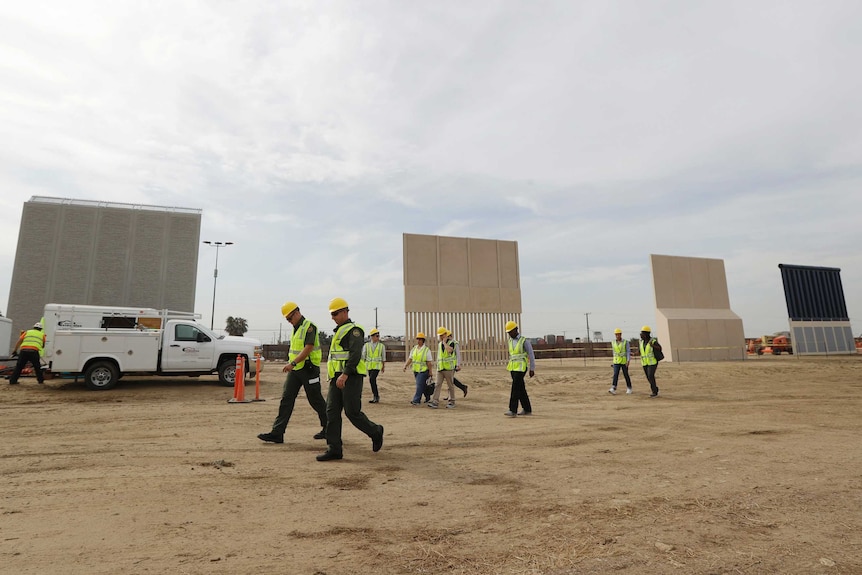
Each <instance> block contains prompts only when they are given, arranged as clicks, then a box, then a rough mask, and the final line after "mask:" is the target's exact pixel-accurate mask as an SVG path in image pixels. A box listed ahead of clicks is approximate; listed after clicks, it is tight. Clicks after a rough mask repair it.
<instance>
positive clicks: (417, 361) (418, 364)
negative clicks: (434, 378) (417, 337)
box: [410, 345, 431, 373]
mask: <svg viewBox="0 0 862 575" xmlns="http://www.w3.org/2000/svg"><path fill="white" fill-rule="evenodd" d="M430 355H431V350H430V349H428V348H427V347H425V346H424V345H423V346H422V347H419V346H418V345H414V346H413V349H412V350H411V351H410V360H411V361H412V362H413V371H414V372H415V373H420V372H423V371H428V362H429V361H431V358H430Z"/></svg>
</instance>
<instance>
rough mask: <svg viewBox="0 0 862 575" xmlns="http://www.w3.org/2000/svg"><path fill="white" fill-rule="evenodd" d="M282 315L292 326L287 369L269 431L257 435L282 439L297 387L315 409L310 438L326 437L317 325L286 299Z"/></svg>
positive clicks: (274, 439)
mask: <svg viewBox="0 0 862 575" xmlns="http://www.w3.org/2000/svg"><path fill="white" fill-rule="evenodd" d="M281 313H282V315H283V316H284V318H285V319H286V320H287V321H289V322H290V324H291V325H292V326H293V335H292V336H291V338H290V351H289V352H288V359H289V362H288V364H287V365H285V366H284V369H283V370H282V371H284V372H286V373H287V378H286V379H285V380H284V389H283V391H282V393H281V403H280V404H279V406H278V415H276V417H275V422H273V424H272V431H270V432H269V433H261V434H260V435H258V436H257V437H258V439H260V440H262V441H269V442H272V443H284V431H285V430H286V429H287V423H288V422H289V421H290V416H291V414H292V413H293V407H294V405H295V404H296V396H297V395H298V394H299V389H300V388H305V398H306V399H307V400H308V403H309V405H311V407H313V408H314V411H316V412H317V417H318V418H319V419H320V427H322V429H321V430H320V432H319V433H317V434H316V435H315V436H314V439H323V438H324V437H326V402H325V401H324V400H323V393H321V391H320V359H321V355H322V354H321V351H320V336H319V334H318V331H317V326H316V325H314V324H313V323H311V322H310V321H308V320H307V319H306V318H305V316H303V315H302V313H300V311H299V306H297V305H296V304H295V303H294V302H292V301H289V302H287V303H285V304H284V305H283V306H281Z"/></svg>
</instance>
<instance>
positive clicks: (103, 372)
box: [84, 361, 120, 391]
mask: <svg viewBox="0 0 862 575" xmlns="http://www.w3.org/2000/svg"><path fill="white" fill-rule="evenodd" d="M118 381H120V370H119V369H117V365H116V364H115V363H114V362H112V361H96V362H93V363H92V364H90V367H88V368H87V371H85V372H84V383H85V384H86V385H87V389H90V390H93V391H106V390H109V389H113V388H115V387H116V386H117V382H118Z"/></svg>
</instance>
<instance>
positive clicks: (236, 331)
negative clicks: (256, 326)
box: [224, 316, 248, 336]
mask: <svg viewBox="0 0 862 575" xmlns="http://www.w3.org/2000/svg"><path fill="white" fill-rule="evenodd" d="M224 330H225V331H226V332H227V333H228V335H238V336H242V335H243V334H244V333H245V332H247V331H248V322H247V321H245V320H244V319H243V318H241V317H233V316H228V318H227V325H226V326H225V328H224Z"/></svg>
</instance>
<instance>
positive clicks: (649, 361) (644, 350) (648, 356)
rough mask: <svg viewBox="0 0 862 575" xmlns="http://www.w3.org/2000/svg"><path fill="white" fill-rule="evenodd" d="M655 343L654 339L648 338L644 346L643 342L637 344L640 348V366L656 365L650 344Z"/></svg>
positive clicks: (656, 361)
mask: <svg viewBox="0 0 862 575" xmlns="http://www.w3.org/2000/svg"><path fill="white" fill-rule="evenodd" d="M654 341H656V339H655V338H654V337H653V338H650V340H649V341H648V342H646V344H644V340H640V341H639V342H638V346H640V350H641V365H656V364H657V363H658V360H657V359H656V358H655V354H653V352H652V344H653V342H654Z"/></svg>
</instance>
